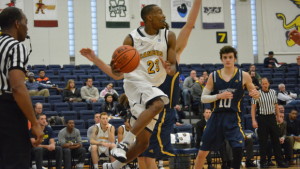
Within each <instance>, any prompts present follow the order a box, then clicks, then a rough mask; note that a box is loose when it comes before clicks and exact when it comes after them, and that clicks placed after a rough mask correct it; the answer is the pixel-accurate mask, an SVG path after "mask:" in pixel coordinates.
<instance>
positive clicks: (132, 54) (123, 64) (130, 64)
mask: <svg viewBox="0 0 300 169" xmlns="http://www.w3.org/2000/svg"><path fill="white" fill-rule="evenodd" d="M112 58H113V59H114V63H113V64H114V67H115V69H119V70H120V72H122V73H129V72H132V71H133V70H134V69H135V68H137V67H138V65H139V64H140V54H139V52H138V51H137V50H136V49H135V48H134V47H132V46H129V45H123V46H120V47H118V48H117V49H116V50H115V51H114V53H113V56H112Z"/></svg>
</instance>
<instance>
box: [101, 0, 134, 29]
mask: <svg viewBox="0 0 300 169" xmlns="http://www.w3.org/2000/svg"><path fill="white" fill-rule="evenodd" d="M105 5H106V7H105V11H106V27H107V28H129V27H130V16H129V0H106V4H105Z"/></svg>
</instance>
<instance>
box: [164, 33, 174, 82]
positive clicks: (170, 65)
mask: <svg viewBox="0 0 300 169" xmlns="http://www.w3.org/2000/svg"><path fill="white" fill-rule="evenodd" d="M163 64H164V67H165V69H166V71H167V74H168V75H170V76H173V75H174V74H175V73H176V36H175V34H174V32H172V31H169V34H168V55H167V61H166V62H165V63H163Z"/></svg>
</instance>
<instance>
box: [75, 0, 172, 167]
mask: <svg viewBox="0 0 300 169" xmlns="http://www.w3.org/2000/svg"><path fill="white" fill-rule="evenodd" d="M141 17H142V19H143V21H144V22H145V27H141V28H138V29H137V30H134V31H133V32H132V33H131V34H130V35H128V36H127V37H126V38H125V40H124V43H123V45H130V46H134V47H135V48H137V50H138V51H139V53H140V55H141V61H140V65H139V66H138V67H137V69H136V70H134V71H133V72H131V73H126V74H124V76H123V74H122V73H120V72H118V70H115V69H114V65H113V64H112V67H109V66H107V67H104V69H102V68H101V65H102V64H103V61H101V60H100V59H98V58H97V57H96V56H95V54H94V52H93V51H92V50H91V49H82V50H81V51H80V52H81V54H82V55H83V56H85V57H87V58H88V59H89V60H90V61H92V62H93V63H94V64H95V65H97V66H98V67H99V68H101V69H102V70H103V71H104V72H105V73H107V74H108V75H110V76H111V77H113V78H114V79H122V78H123V77H124V90H125V94H126V96H127V97H128V100H129V103H130V107H131V112H132V118H131V120H130V122H131V125H132V129H131V130H130V132H128V134H127V135H126V136H125V138H124V139H123V140H122V142H121V143H119V144H118V145H117V147H116V148H114V149H113V150H112V151H111V153H112V155H113V156H114V157H115V158H116V159H117V160H116V161H115V162H113V163H104V164H103V168H113V169H119V168H121V167H123V166H124V165H126V163H128V162H130V161H132V160H134V159H135V158H136V157H137V156H138V155H139V154H141V153H142V152H144V151H145V149H146V148H147V147H148V144H149V139H150V136H151V131H152V130H153V128H154V126H155V123H156V119H157V116H158V114H159V113H160V112H161V111H162V110H163V108H164V105H165V104H167V103H168V102H169V100H168V97H167V95H165V94H164V93H163V92H162V91H161V90H160V89H158V88H157V87H158V86H159V85H160V84H161V83H163V82H164V80H165V77H166V75H167V74H168V75H170V76H173V75H174V74H175V71H176V53H175V47H176V36H175V34H174V33H173V32H171V31H167V30H166V29H164V27H165V15H164V14H163V12H162V10H161V8H160V7H158V6H157V5H147V6H145V7H144V8H143V9H142V11H141ZM112 63H113V60H112ZM104 64H105V63H104ZM102 66H103V65H102ZM135 139H136V142H135V144H133V143H134V140H135ZM129 146H131V147H130V149H129V150H128V152H127V154H126V151H127V149H128V147H129Z"/></svg>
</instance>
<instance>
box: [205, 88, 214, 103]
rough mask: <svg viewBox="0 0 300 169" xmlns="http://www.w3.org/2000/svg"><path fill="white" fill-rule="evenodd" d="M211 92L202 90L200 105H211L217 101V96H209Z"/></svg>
mask: <svg viewBox="0 0 300 169" xmlns="http://www.w3.org/2000/svg"><path fill="white" fill-rule="evenodd" d="M210 93H211V91H210V90H208V89H206V88H204V89H203V92H202V96H201V102H202V103H211V102H214V101H216V100H218V99H217V95H216V94H215V95H210Z"/></svg>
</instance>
